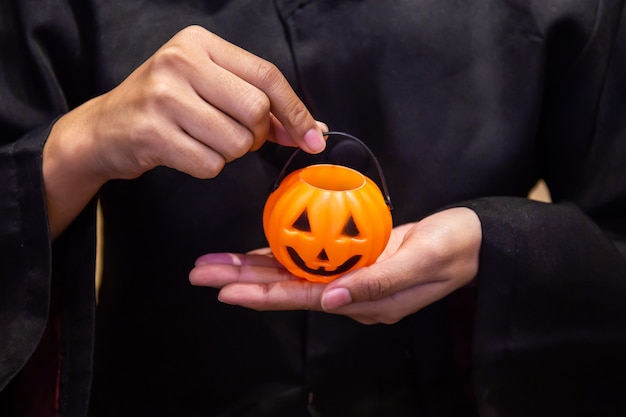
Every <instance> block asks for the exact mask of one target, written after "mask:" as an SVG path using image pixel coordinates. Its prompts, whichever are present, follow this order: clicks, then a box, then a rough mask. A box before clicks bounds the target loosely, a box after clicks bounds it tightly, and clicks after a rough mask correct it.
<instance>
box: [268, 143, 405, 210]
mask: <svg viewBox="0 0 626 417" xmlns="http://www.w3.org/2000/svg"><path fill="white" fill-rule="evenodd" d="M322 135H324V136H333V135H335V136H343V137H346V138H349V139H352V140H353V141H355V142H356V143H358V144H360V145H361V146H362V147H363V149H365V150H366V151H367V153H368V154H369V156H370V158H372V161H374V165H375V166H376V170H377V171H378V176H379V177H380V184H381V186H382V189H383V194H384V198H385V204H387V206H388V207H389V210H393V205H392V204H391V197H390V196H389V189H388V188H387V181H386V180H385V175H384V174H383V169H382V168H381V166H380V163H379V162H378V159H376V155H374V152H372V150H371V149H370V148H369V147H368V146H367V145H366V144H365V142H363V141H362V140H361V139H359V138H357V137H356V136H353V135H351V134H349V133H344V132H337V131H333V132H324V133H322ZM300 151H301V149H300V148H297V149H296V150H295V151H294V152H293V153H292V154H291V156H290V157H289V159H288V160H287V162H285V166H284V167H283V169H282V170H281V171H280V174H278V178H276V182H274V186H273V187H272V190H271V191H272V192H273V191H275V190H276V189H277V188H278V186H279V185H280V182H281V181H282V180H283V178H285V173H286V172H287V167H288V166H289V164H291V161H293V159H294V158H295V157H296V155H297V154H298V153H299V152H300Z"/></svg>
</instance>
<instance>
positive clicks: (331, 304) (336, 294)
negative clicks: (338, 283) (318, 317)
mask: <svg viewBox="0 0 626 417" xmlns="http://www.w3.org/2000/svg"><path fill="white" fill-rule="evenodd" d="M351 302H352V296H351V295H350V291H348V289H347V288H333V289H332V290H330V291H328V292H327V293H325V294H324V295H323V296H322V301H321V303H322V308H323V309H324V310H326V311H328V310H334V309H336V308H339V307H343V306H345V305H347V304H350V303H351Z"/></svg>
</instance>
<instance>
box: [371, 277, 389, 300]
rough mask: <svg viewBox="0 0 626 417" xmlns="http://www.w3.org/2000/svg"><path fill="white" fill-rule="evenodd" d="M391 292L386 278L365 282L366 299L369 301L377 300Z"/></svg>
mask: <svg viewBox="0 0 626 417" xmlns="http://www.w3.org/2000/svg"><path fill="white" fill-rule="evenodd" d="M390 291H391V281H390V280H389V279H387V278H383V277H376V278H374V279H369V280H367V284H366V287H365V292H366V297H367V299H369V300H379V299H381V298H383V297H385V296H387V295H388V294H389V292H390Z"/></svg>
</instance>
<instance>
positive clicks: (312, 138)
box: [304, 129, 326, 153]
mask: <svg viewBox="0 0 626 417" xmlns="http://www.w3.org/2000/svg"><path fill="white" fill-rule="evenodd" d="M304 143H306V145H307V146H308V148H309V149H310V150H311V151H312V152H315V153H319V152H322V151H323V150H324V148H325V147H326V141H325V140H324V137H323V136H322V134H321V133H320V132H319V131H317V130H315V129H311V130H309V131H308V132H306V134H305V135H304Z"/></svg>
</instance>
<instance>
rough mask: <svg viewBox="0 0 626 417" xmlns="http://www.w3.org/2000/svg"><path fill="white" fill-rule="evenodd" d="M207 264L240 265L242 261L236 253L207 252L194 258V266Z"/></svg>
mask: <svg viewBox="0 0 626 417" xmlns="http://www.w3.org/2000/svg"><path fill="white" fill-rule="evenodd" d="M208 264H226V265H236V266H241V264H242V261H241V258H240V256H239V255H238V254H236V253H207V254H206V255H202V256H201V257H199V258H198V259H196V266H198V265H208Z"/></svg>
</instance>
